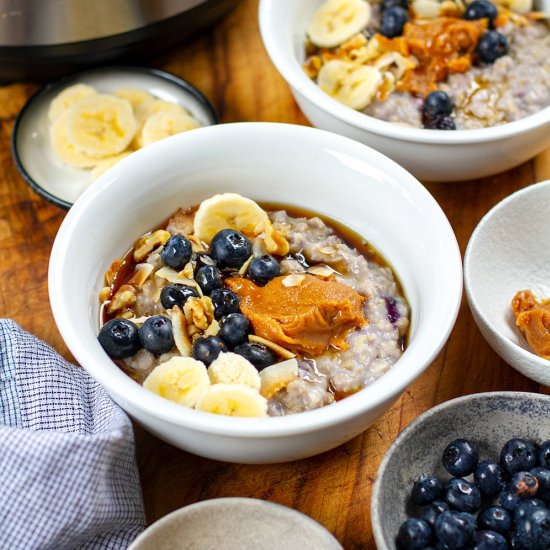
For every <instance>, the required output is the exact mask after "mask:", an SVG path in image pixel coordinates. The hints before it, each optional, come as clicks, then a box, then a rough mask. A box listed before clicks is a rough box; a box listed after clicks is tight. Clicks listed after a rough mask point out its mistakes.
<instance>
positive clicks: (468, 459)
mask: <svg viewBox="0 0 550 550" xmlns="http://www.w3.org/2000/svg"><path fill="white" fill-rule="evenodd" d="M478 460H479V452H478V450H477V447H476V446H475V445H474V444H473V443H472V442H471V441H467V440H466V439H455V440H454V441H451V443H449V444H448V445H447V447H445V450H444V451H443V459H442V462H443V466H444V468H445V470H447V472H449V473H450V474H451V475H453V476H457V477H458V476H467V475H469V474H471V473H473V471H474V470H475V468H476V466H477V463H478Z"/></svg>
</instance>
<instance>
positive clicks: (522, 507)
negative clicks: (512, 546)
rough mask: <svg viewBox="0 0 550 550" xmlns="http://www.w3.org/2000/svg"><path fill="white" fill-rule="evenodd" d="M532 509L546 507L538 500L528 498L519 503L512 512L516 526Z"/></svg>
mask: <svg viewBox="0 0 550 550" xmlns="http://www.w3.org/2000/svg"><path fill="white" fill-rule="evenodd" d="M533 508H546V505H545V504H544V502H542V500H540V499H538V498H530V499H527V500H523V501H522V502H520V503H519V504H518V505H517V506H516V509H515V510H514V521H515V522H516V525H517V524H518V523H519V522H520V521H521V520H522V518H524V517H525V515H526V514H527V512H528V511H529V510H532V509H533Z"/></svg>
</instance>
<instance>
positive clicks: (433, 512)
mask: <svg viewBox="0 0 550 550" xmlns="http://www.w3.org/2000/svg"><path fill="white" fill-rule="evenodd" d="M447 510H449V505H448V504H447V503H446V502H444V501H443V500H436V501H434V502H432V503H431V504H430V505H429V506H427V507H426V508H425V509H424V511H423V512H422V516H421V519H423V520H424V521H425V522H426V523H427V524H428V525H429V526H430V527H432V528H434V527H435V520H436V519H437V516H439V514H442V513H443V512H446V511H447Z"/></svg>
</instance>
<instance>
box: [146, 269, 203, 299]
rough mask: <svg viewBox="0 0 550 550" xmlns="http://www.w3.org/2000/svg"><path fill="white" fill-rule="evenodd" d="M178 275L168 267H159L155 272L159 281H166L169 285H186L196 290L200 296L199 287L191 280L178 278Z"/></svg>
mask: <svg viewBox="0 0 550 550" xmlns="http://www.w3.org/2000/svg"><path fill="white" fill-rule="evenodd" d="M180 274H181V272H180V273H178V272H177V271H175V270H174V269H171V268H169V267H161V268H160V269H159V270H158V271H156V272H155V276H156V277H160V278H161V279H166V280H167V281H169V282H170V283H178V284H180V285H188V286H192V287H194V288H196V289H197V290H198V291H199V293H200V294H202V290H201V287H200V286H199V285H198V283H197V282H196V281H194V280H193V279H186V278H185V277H180Z"/></svg>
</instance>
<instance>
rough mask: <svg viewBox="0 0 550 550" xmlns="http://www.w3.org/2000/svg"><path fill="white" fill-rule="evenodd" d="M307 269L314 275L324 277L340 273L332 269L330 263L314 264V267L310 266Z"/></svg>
mask: <svg viewBox="0 0 550 550" xmlns="http://www.w3.org/2000/svg"><path fill="white" fill-rule="evenodd" d="M306 271H307V272H308V273H311V274H312V275H317V276H318V277H322V278H323V279H328V278H329V277H332V276H333V275H334V274H335V273H338V272H337V271H336V270H334V269H332V267H330V266H328V265H314V266H312V267H308V268H307V270H306Z"/></svg>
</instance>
